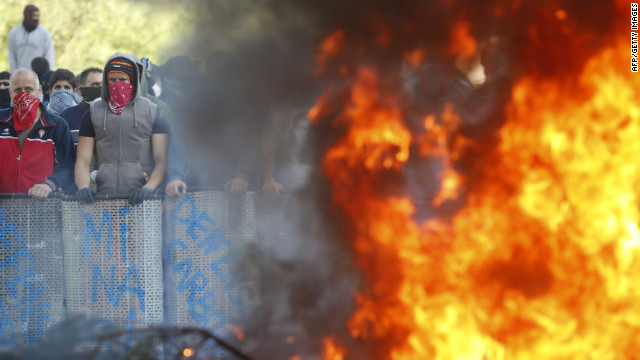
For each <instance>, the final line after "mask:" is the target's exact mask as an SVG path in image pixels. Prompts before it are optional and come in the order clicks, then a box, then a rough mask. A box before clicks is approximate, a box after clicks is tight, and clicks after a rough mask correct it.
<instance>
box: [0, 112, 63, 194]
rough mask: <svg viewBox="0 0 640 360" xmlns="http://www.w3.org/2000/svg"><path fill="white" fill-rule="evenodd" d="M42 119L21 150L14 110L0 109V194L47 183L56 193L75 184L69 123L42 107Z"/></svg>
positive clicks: (23, 190)
mask: <svg viewBox="0 0 640 360" xmlns="http://www.w3.org/2000/svg"><path fill="white" fill-rule="evenodd" d="M40 110H42V116H41V117H40V120H38V121H37V122H36V124H35V126H34V127H33V129H31V130H30V133H29V135H28V136H27V139H26V140H25V142H24V144H23V146H22V151H20V144H19V142H18V133H17V131H16V130H15V128H14V127H13V118H12V117H11V109H2V110H0V193H25V192H27V191H29V189H30V188H31V187H33V185H35V184H39V183H42V182H45V181H46V182H47V183H49V184H51V185H53V186H54V187H55V188H56V190H61V189H66V188H68V187H69V186H70V185H71V184H72V183H73V167H74V164H75V150H74V148H73V141H72V140H71V132H70V131H69V126H68V125H67V123H66V122H65V121H64V120H63V119H62V118H60V117H59V116H57V115H53V114H49V113H48V112H47V111H46V110H45V108H44V106H40Z"/></svg>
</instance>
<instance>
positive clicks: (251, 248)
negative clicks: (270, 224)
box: [164, 191, 261, 334]
mask: <svg viewBox="0 0 640 360" xmlns="http://www.w3.org/2000/svg"><path fill="white" fill-rule="evenodd" d="M165 202H166V203H165V235H166V236H165V245H164V259H165V279H166V290H165V291H166V295H165V296H166V297H165V299H166V308H165V310H166V315H167V316H166V318H167V322H168V323H169V324H170V325H177V326H201V327H204V328H206V329H208V330H210V331H212V332H214V333H218V334H222V333H227V332H234V331H236V330H237V326H238V324H241V323H242V321H243V320H246V319H247V317H248V316H250V314H251V313H252V312H253V311H254V310H255V309H257V308H258V307H259V306H260V303H261V298H260V276H259V270H258V264H257V261H256V258H255V251H256V245H257V230H256V215H255V194H254V193H253V192H248V193H246V194H245V195H242V196H237V195H236V196H234V195H228V194H226V193H224V192H221V191H201V192H193V193H188V194H187V195H185V196H183V197H181V198H167V199H166V200H165Z"/></svg>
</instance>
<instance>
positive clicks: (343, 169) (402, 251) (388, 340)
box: [323, 30, 640, 360]
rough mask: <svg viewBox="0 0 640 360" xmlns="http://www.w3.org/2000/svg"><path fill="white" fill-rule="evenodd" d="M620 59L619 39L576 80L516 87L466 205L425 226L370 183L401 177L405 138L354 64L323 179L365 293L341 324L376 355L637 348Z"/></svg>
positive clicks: (369, 75)
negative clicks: (343, 220) (348, 235)
mask: <svg viewBox="0 0 640 360" xmlns="http://www.w3.org/2000/svg"><path fill="white" fill-rule="evenodd" d="M458 31H461V30H458ZM462 32H463V33H464V31H462ZM628 58H629V42H628V39H627V38H626V37H625V38H624V39H623V40H620V42H618V43H617V44H616V45H615V46H611V47H609V48H606V49H604V50H602V51H601V52H600V53H598V54H597V55H596V56H595V57H593V58H592V59H590V61H589V62H588V63H587V65H586V66H585V67H584V70H583V71H582V73H581V75H580V77H579V78H578V79H577V80H573V81H572V80H567V79H565V80H562V81H560V80H557V81H556V80H545V81H540V80H537V79H533V78H529V77H523V78H522V79H520V80H519V81H518V82H517V83H516V85H515V86H514V88H513V93H512V97H511V101H510V104H509V106H508V108H507V121H506V125H505V126H504V127H503V129H502V130H501V132H500V139H501V142H500V144H499V146H498V147H496V148H495V149H493V150H492V151H489V152H487V153H486V154H479V155H478V156H479V159H480V160H481V161H482V162H483V164H485V166H484V167H483V171H484V172H483V173H482V174H481V175H482V177H481V178H479V179H476V181H477V184H476V185H477V186H475V187H474V189H473V191H471V192H470V193H469V194H468V196H467V199H466V200H467V202H466V207H464V208H463V209H462V210H460V211H459V212H458V213H457V214H456V215H455V217H454V218H453V219H452V221H451V222H450V223H445V222H444V221H442V220H441V219H434V220H430V221H428V222H427V223H425V224H422V226H419V225H418V224H416V223H415V221H414V220H413V219H412V213H413V211H414V207H413V205H412V203H411V201H410V199H407V198H403V197H400V196H397V195H382V194H381V193H380V192H379V191H377V189H376V188H375V186H374V185H375V184H376V183H377V180H378V179H379V177H380V174H381V173H384V172H388V171H393V172H399V171H400V170H401V168H402V166H403V164H404V162H406V159H407V158H408V147H409V144H410V142H411V141H412V138H411V135H410V133H409V132H408V131H407V130H406V129H405V128H404V127H403V125H402V122H401V112H400V111H399V110H398V109H397V108H396V107H395V103H394V101H393V99H394V98H393V96H391V95H389V94H385V93H384V92H383V91H382V90H381V89H380V87H379V84H378V79H377V76H376V73H375V71H374V70H373V69H371V68H363V69H360V70H359V72H358V77H357V81H356V83H355V85H354V87H353V89H352V92H351V104H350V106H349V107H348V108H346V109H345V110H344V111H343V112H342V113H341V114H340V115H339V116H338V118H337V120H336V121H339V122H341V123H343V124H347V125H348V129H347V132H346V134H345V136H344V137H343V138H342V139H340V140H339V141H338V142H337V143H336V144H335V146H334V147H333V148H331V149H330V150H329V152H328V153H327V155H326V157H325V161H324V163H323V169H324V171H325V174H326V175H327V176H328V177H329V179H330V181H331V183H332V186H333V190H334V192H333V199H334V202H335V204H337V205H338V206H339V207H340V209H341V210H342V211H343V212H344V214H345V216H346V217H347V218H348V220H349V221H350V222H351V224H352V227H353V229H354V231H355V235H354V239H353V241H354V248H355V249H356V259H355V261H356V264H357V265H358V266H359V267H360V268H361V269H362V270H363V272H364V273H365V275H366V276H367V279H368V280H369V281H370V283H371V289H370V290H369V291H367V292H363V293H361V294H359V295H358V296H357V297H356V302H357V304H358V310H357V311H356V313H355V314H354V315H353V316H352V318H351V319H350V321H349V323H348V327H349V330H350V333H351V335H352V336H353V337H367V338H370V339H373V340H374V343H375V344H376V346H377V349H376V350H378V351H375V354H376V359H378V358H379V359H394V360H396V359H398V360H399V359H402V360H405V359H478V360H480V359H490V360H502V359H588V358H605V359H633V358H635V357H636V356H637V354H639V353H640V342H638V341H637V338H638V337H637V335H638V334H639V333H640V316H638V314H639V310H640V301H639V299H640V284H639V283H638V282H637V281H635V278H636V277H637V274H639V273H640V228H639V224H640V209H639V207H640V193H639V191H640V166H638V165H637V164H636V161H635V157H636V156H637V154H638V153H640V141H639V139H640V105H638V102H637V99H639V98H640V77H638V76H635V75H636V74H631V73H630V72H629V70H628V65H629V64H627V63H625V61H627V60H628ZM449 115H450V116H452V119H453V115H452V114H449ZM450 121H451V122H452V123H455V121H453V120H450ZM444 126H445V125H442V127H438V126H436V125H435V124H434V122H433V119H432V118H429V117H427V118H425V127H426V128H427V129H431V130H432V131H431V133H430V135H429V136H430V138H425V139H419V138H418V139H416V141H418V142H420V144H421V146H422V147H423V148H424V149H425V150H423V151H425V152H426V153H429V154H432V153H433V151H435V152H436V153H438V152H440V153H441V152H442V144H443V142H444V140H443V139H444V137H445V136H446V134H447V133H448V132H447V131H445V129H444V128H443V127H444ZM463 143H464V142H463ZM454 154H455V152H454ZM449 156H452V158H455V155H451V154H450V155H449ZM444 182H445V184H447V183H450V184H451V185H452V186H451V188H456V186H457V184H458V183H459V180H458V179H457V178H455V176H453V175H450V176H449V177H447V176H445V179H444ZM443 196H445V195H443ZM446 196H455V195H454V194H447V195H446ZM446 196H445V197H446ZM381 269H384V271H382V270H381ZM336 349H339V346H338V345H337V342H335V341H332V340H327V341H325V350H326V351H325V357H324V358H325V359H331V360H335V359H342V358H343V356H344V353H342V352H341V353H339V354H338V355H336V353H335V352H334V351H335V350H336ZM341 351H342V350H341Z"/></svg>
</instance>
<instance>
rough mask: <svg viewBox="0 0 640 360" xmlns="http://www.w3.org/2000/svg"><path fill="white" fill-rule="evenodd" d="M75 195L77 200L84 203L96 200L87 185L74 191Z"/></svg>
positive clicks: (91, 202)
mask: <svg viewBox="0 0 640 360" xmlns="http://www.w3.org/2000/svg"><path fill="white" fill-rule="evenodd" d="M76 197H77V198H78V201H80V202H83V203H85V204H93V203H94V202H96V199H95V198H94V197H93V193H92V192H91V189H89V188H88V187H86V188H82V189H80V190H78V191H76Z"/></svg>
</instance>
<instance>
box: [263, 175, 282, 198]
mask: <svg viewBox="0 0 640 360" xmlns="http://www.w3.org/2000/svg"><path fill="white" fill-rule="evenodd" d="M282 189H284V186H282V184H280V183H279V182H277V181H276V180H275V179H269V180H265V182H264V185H262V194H263V195H264V196H266V197H269V198H277V197H280V191H282Z"/></svg>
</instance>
